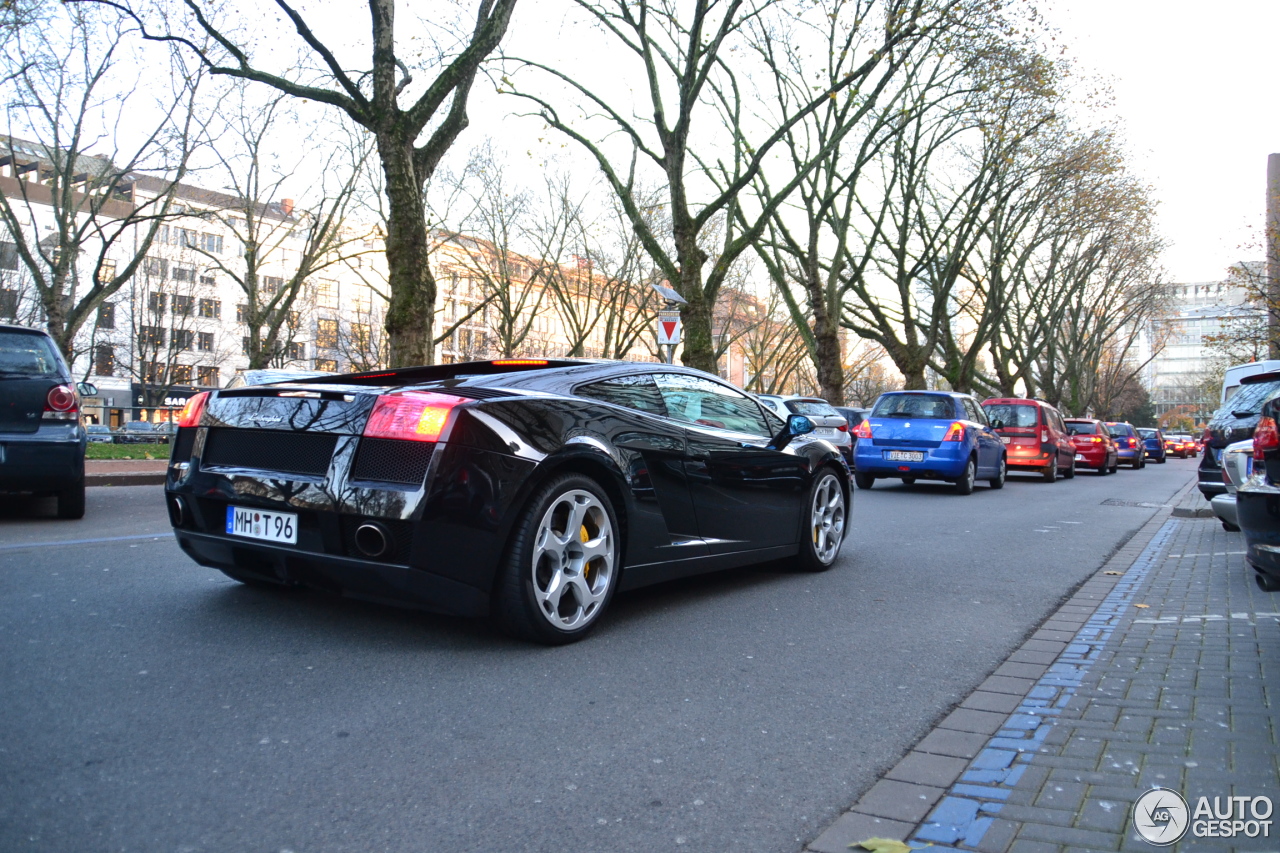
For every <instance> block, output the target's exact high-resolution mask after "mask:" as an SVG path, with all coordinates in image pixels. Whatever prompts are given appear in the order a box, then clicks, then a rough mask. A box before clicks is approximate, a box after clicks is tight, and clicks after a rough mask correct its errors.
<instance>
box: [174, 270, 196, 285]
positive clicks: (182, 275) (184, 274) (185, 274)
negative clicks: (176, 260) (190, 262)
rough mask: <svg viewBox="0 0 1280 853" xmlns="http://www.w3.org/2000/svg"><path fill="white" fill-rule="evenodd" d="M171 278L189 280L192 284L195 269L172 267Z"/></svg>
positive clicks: (194, 278)
mask: <svg viewBox="0 0 1280 853" xmlns="http://www.w3.org/2000/svg"><path fill="white" fill-rule="evenodd" d="M173 280H174V281H189V282H191V283H193V284H194V283H195V280H196V271H195V270H194V269H192V268H191V267H174V268H173Z"/></svg>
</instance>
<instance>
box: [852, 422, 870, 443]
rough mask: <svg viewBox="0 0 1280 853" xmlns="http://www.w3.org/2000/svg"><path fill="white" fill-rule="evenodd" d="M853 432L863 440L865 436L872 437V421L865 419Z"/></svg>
mask: <svg viewBox="0 0 1280 853" xmlns="http://www.w3.org/2000/svg"><path fill="white" fill-rule="evenodd" d="M853 434H854V435H856V436H857V437H858V440H859V441H861V440H862V439H864V438H871V421H863V422H862V423H860V424H858V425H857V426H856V427H854V428H853Z"/></svg>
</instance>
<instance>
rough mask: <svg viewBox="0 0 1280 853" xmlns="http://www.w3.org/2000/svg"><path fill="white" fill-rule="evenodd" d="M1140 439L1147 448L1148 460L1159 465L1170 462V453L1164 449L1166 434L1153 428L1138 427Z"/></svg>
mask: <svg viewBox="0 0 1280 853" xmlns="http://www.w3.org/2000/svg"><path fill="white" fill-rule="evenodd" d="M1138 437H1139V438H1141V439H1142V446H1143V447H1144V448H1146V456H1147V459H1149V460H1150V461H1152V462H1155V463H1156V464H1157V465H1163V464H1164V463H1165V462H1166V461H1167V460H1168V452H1167V451H1166V450H1165V449H1164V433H1162V432H1161V431H1160V430H1158V429H1154V428H1152V427H1138Z"/></svg>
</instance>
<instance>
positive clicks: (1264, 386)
mask: <svg viewBox="0 0 1280 853" xmlns="http://www.w3.org/2000/svg"><path fill="white" fill-rule="evenodd" d="M1277 394H1280V374H1278V373H1259V374H1255V375H1254V376H1249V377H1246V378H1245V379H1244V381H1242V382H1241V384H1240V390H1238V391H1237V392H1236V393H1235V395H1234V396H1232V398H1231V399H1230V400H1228V401H1227V402H1226V403H1225V404H1224V405H1223V406H1222V408H1220V409H1218V411H1216V412H1214V414H1213V418H1212V419H1211V420H1210V421H1209V424H1208V426H1207V427H1206V430H1205V432H1206V435H1205V443H1204V453H1202V454H1201V455H1200V465H1199V467H1198V469H1197V471H1198V478H1199V488H1200V493H1201V494H1203V495H1204V496H1205V497H1206V498H1212V497H1213V496H1214V495H1223V494H1226V492H1227V487H1226V486H1225V485H1223V482H1222V462H1221V459H1222V451H1223V449H1224V448H1225V447H1226V446H1227V445H1228V444H1233V443H1234V442H1237V441H1244V440H1245V439H1248V438H1252V437H1253V431H1254V429H1255V428H1256V427H1257V426H1258V418H1259V417H1261V411H1262V405H1263V403H1265V402H1266V401H1267V400H1269V399H1270V398H1272V397H1274V396H1276V395H1277Z"/></svg>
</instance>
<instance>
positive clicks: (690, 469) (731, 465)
mask: <svg viewBox="0 0 1280 853" xmlns="http://www.w3.org/2000/svg"><path fill="white" fill-rule="evenodd" d="M813 430H814V424H813V421H812V420H811V419H810V418H808V417H807V416H804V415H796V414H793V415H791V416H789V417H788V418H787V419H786V420H785V421H784V420H783V419H782V418H781V417H779V416H777V415H775V414H773V413H772V412H769V411H767V410H766V408H765V407H764V406H762V405H761V404H760V402H759V401H757V400H756V399H755V398H754V397H752V396H750V395H748V394H746V393H745V392H743V391H740V390H738V389H737V388H735V387H733V386H732V385H729V384H728V383H725V382H722V381H720V380H719V379H717V378H715V377H713V376H708V375H707V374H704V373H702V372H700V371H696V370H692V369H688V368H683V367H678V366H672V365H666V364H641V363H632V362H580V361H549V360H540V359H539V360H535V359H510V360H498V361H488V362H469V363H461V364H448V365H435V366H431V367H408V368H399V369H392V370H380V371H377V372H369V373H355V374H347V375H340V376H330V377H320V378H317V379H311V380H305V381H302V382H293V383H287V384H283V385H276V386H262V385H259V386H252V387H244V388H236V389H223V390H220V391H209V392H203V393H201V394H198V395H196V396H194V397H192V398H191V399H190V400H189V401H188V402H187V405H186V407H185V408H184V409H183V412H182V415H181V417H180V418H179V421H178V435H177V438H176V439H175V441H174V444H173V451H172V456H171V464H170V467H169V472H170V473H169V475H168V479H167V482H166V485H165V492H166V500H167V503H168V508H169V514H170V521H171V523H172V525H173V529H174V533H175V535H176V537H177V541H178V544H179V545H180V546H181V548H182V549H183V550H184V551H185V552H186V553H187V554H188V555H189V556H191V557H192V558H193V559H194V560H195V561H196V562H198V563H200V564H201V565H205V566H211V567H214V568H218V569H221V570H222V571H223V572H224V573H226V574H227V575H228V576H230V577H231V578H234V579H236V580H239V581H242V582H245V583H259V584H305V585H309V586H315V587H318V588H321V589H327V590H331V591H341V592H343V593H344V594H345V595H348V596H351V597H355V598H372V599H376V600H379V601H390V602H393V603H401V604H406V605H409V606H415V607H425V608H428V609H433V610H437V611H443V612H447V613H453V614H459V615H466V616H485V615H491V616H492V617H493V618H494V619H495V620H496V621H497V623H498V624H499V626H501V627H502V628H503V629H504V630H506V631H507V632H509V633H511V634H513V635H514V636H517V637H522V638H525V639H529V640H534V641H537V642H542V643H548V644H559V643H567V642H571V641H574V640H578V639H581V638H582V637H583V636H585V635H586V634H587V632H588V631H590V630H591V628H592V627H593V626H594V625H595V624H597V623H598V621H599V619H600V616H601V614H602V613H603V612H604V611H605V609H606V608H607V607H608V605H609V601H610V599H611V598H612V597H613V595H614V593H615V592H616V591H617V590H618V589H628V588H634V587H639V586H644V585H646V584H651V583H656V582H659V581H664V580H668V579H672V578H677V577H685V576H688V575H694V574H698V573H701V572H709V571H718V570H722V569H727V568H732V567H735V566H742V565H747V564H751V563H756V562H760V561H764V560H777V559H783V558H789V559H791V560H794V561H795V563H796V564H797V566H798V567H799V568H802V569H805V570H809V571H821V570H824V569H828V568H830V567H831V566H832V565H833V564H834V563H835V560H836V557H837V556H838V555H839V553H840V547H841V544H842V542H843V541H844V534H845V531H846V524H847V520H848V519H847V515H848V511H849V506H850V500H849V499H850V495H849V489H850V486H849V482H848V476H849V474H848V467H847V466H846V465H845V463H844V460H843V458H842V457H841V455H840V451H839V450H837V449H836V448H835V447H834V446H833V445H832V444H831V443H830V442H827V441H824V440H821V439H813V438H812V437H811V435H812V432H813ZM197 434H199V435H200V438H199V440H197ZM801 436H804V437H805V438H804V440H799V439H800V437H801Z"/></svg>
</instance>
